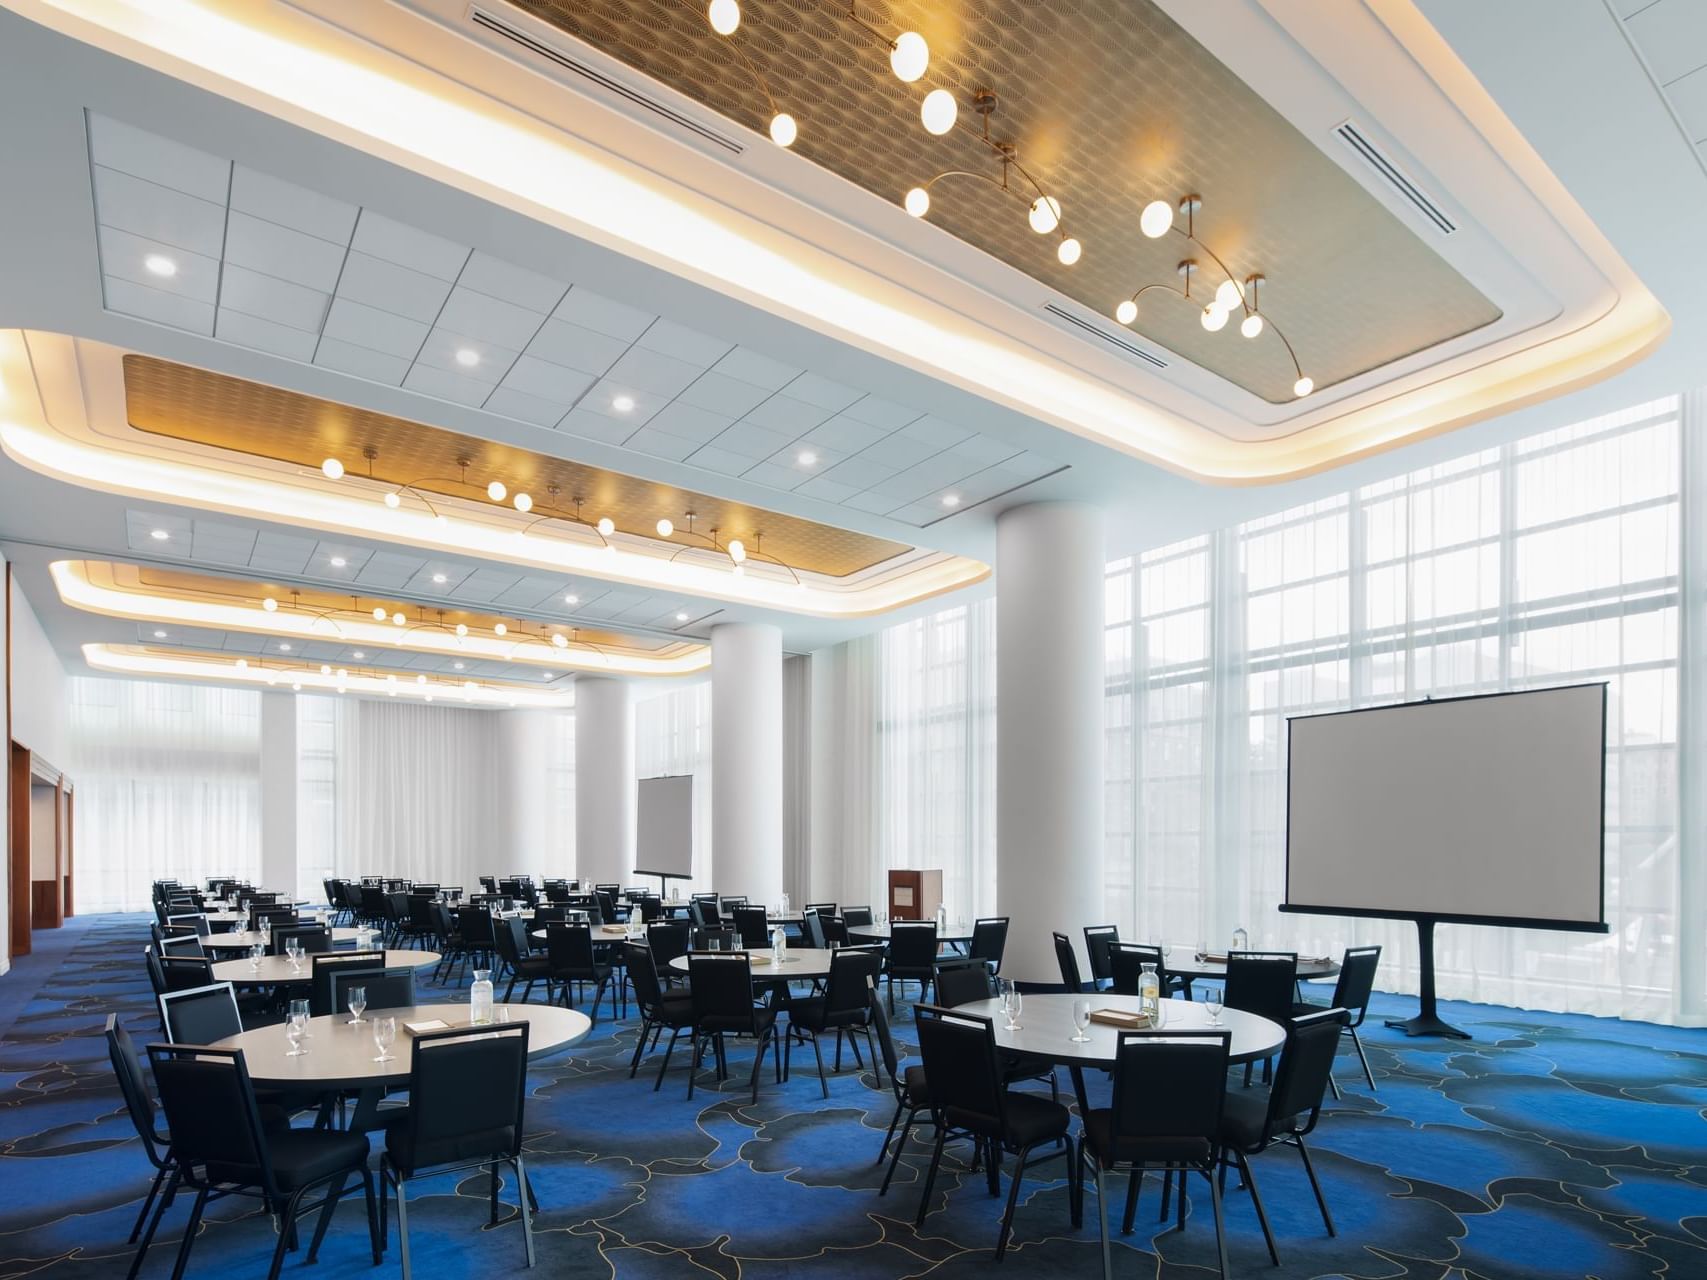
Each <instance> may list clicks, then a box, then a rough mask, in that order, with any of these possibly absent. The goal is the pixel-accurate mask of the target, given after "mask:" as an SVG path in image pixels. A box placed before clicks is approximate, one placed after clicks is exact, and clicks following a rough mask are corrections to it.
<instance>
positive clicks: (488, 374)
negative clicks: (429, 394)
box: [415, 326, 516, 389]
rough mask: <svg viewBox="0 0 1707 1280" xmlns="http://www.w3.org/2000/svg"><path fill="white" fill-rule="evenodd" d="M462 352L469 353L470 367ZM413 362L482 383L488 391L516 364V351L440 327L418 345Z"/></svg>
mask: <svg viewBox="0 0 1707 1280" xmlns="http://www.w3.org/2000/svg"><path fill="white" fill-rule="evenodd" d="M464 352H472V353H473V355H474V363H473V364H464V363H463V360H464V359H465V357H464V356H463V353H464ZM415 361H416V363H417V364H418V365H429V366H431V367H432V368H434V369H443V370H444V371H445V372H446V373H455V374H459V375H461V376H462V377H464V378H469V379H472V380H473V381H475V382H483V383H485V384H486V385H487V387H488V389H490V388H491V387H494V386H496V385H497V384H498V382H499V381H501V380H502V379H503V377H504V374H505V372H506V371H507V370H508V369H509V367H510V366H511V365H512V364H514V363H515V362H516V351H515V349H514V348H512V347H501V346H498V345H496V344H495V343H491V342H485V341H482V340H481V339H479V338H471V337H469V336H468V335H467V334H464V333H458V332H456V331H455V330H454V329H446V328H443V327H442V326H441V327H439V328H435V329H434V330H433V331H432V332H431V333H429V334H428V335H427V340H426V341H425V342H423V343H422V344H421V351H420V354H418V355H417V356H416V357H415Z"/></svg>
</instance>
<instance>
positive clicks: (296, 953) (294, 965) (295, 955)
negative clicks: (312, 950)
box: [285, 937, 302, 972]
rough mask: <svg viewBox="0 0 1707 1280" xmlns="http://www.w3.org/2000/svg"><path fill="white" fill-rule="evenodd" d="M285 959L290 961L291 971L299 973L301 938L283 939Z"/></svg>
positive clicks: (300, 966)
mask: <svg viewBox="0 0 1707 1280" xmlns="http://www.w3.org/2000/svg"><path fill="white" fill-rule="evenodd" d="M285 958H286V959H288V960H289V961H290V967H291V969H292V970H294V971H297V972H300V971H301V969H302V939H301V938H296V937H291V938H287V939H285Z"/></svg>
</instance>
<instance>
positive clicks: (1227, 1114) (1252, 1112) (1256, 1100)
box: [1221, 1089, 1298, 1151]
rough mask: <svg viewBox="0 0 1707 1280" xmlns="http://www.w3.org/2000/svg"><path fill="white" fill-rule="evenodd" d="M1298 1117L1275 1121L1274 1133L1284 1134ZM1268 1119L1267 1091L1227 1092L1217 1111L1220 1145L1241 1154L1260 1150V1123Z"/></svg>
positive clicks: (1244, 1090)
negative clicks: (1218, 1113)
mask: <svg viewBox="0 0 1707 1280" xmlns="http://www.w3.org/2000/svg"><path fill="white" fill-rule="evenodd" d="M1297 1118H1298V1117H1296V1116H1292V1117H1290V1118H1288V1119H1284V1120H1277V1121H1275V1125H1274V1131H1275V1132H1276V1133H1287V1132H1289V1131H1290V1130H1291V1129H1292V1128H1293V1125H1294V1122H1295V1121H1296V1120H1297ZM1267 1119H1268V1090H1267V1089H1237V1090H1228V1092H1227V1101H1226V1103H1225V1104H1224V1105H1223V1106H1222V1108H1221V1141H1222V1143H1223V1144H1225V1145H1227V1146H1234V1147H1238V1148H1240V1149H1241V1150H1244V1151H1255V1150H1257V1149H1259V1148H1260V1147H1261V1146H1262V1130H1263V1123H1264V1122H1265V1121H1266V1120H1267Z"/></svg>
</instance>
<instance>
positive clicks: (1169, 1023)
mask: <svg viewBox="0 0 1707 1280" xmlns="http://www.w3.org/2000/svg"><path fill="white" fill-rule="evenodd" d="M1075 1000H1089V1001H1090V1004H1091V1008H1092V1009H1093V1010H1095V1009H1122V1010H1127V1011H1130V1012H1133V1013H1136V1012H1137V1011H1138V1010H1139V1009H1140V1008H1141V1007H1142V1005H1141V1002H1140V1000H1139V998H1138V997H1137V996H1117V995H1113V994H1111V993H1109V992H1107V991H1101V992H1087V993H1084V994H1082V995H1074V994H1072V993H1071V992H1044V993H1039V994H1033V995H1026V996H1024V997H1023V998H1022V999H1021V1001H1020V1011H1019V1030H1017V1031H1009V1030H1008V1029H1007V1021H1008V1019H1007V1015H1006V1014H1004V1013H1003V1012H1002V1004H1001V1001H1000V1000H975V1001H972V1002H971V1003H968V1004H962V1005H956V1006H955V1008H954V1011H955V1012H956V1013H970V1014H973V1015H975V1016H977V1017H980V1018H989V1019H991V1021H992V1022H993V1023H994V1025H995V1029H996V1047H997V1048H998V1049H1001V1050H1003V1051H1004V1052H1007V1053H1020V1054H1024V1055H1026V1056H1027V1057H1032V1058H1045V1059H1048V1060H1049V1061H1050V1062H1058V1063H1062V1064H1064V1065H1066V1066H1070V1067H1110V1066H1113V1065H1114V1055H1115V1049H1116V1046H1117V1045H1118V1044H1119V1042H1120V1031H1121V1028H1119V1027H1114V1026H1110V1025H1108V1024H1106V1023H1101V1022H1093V1023H1091V1024H1090V1026H1088V1027H1086V1028H1085V1034H1086V1035H1087V1036H1089V1037H1090V1039H1089V1040H1088V1041H1086V1042H1084V1043H1080V1044H1075V1043H1074V1042H1073V1040H1072V1039H1071V1037H1072V1035H1073V1033H1074V1031H1075V1030H1076V1028H1075V1027H1074V1026H1073V1001H1075ZM1161 1011H1162V1021H1161V1025H1160V1026H1159V1027H1157V1028H1155V1029H1156V1030H1158V1031H1210V1030H1214V1029H1215V1028H1214V1027H1213V1026H1212V1025H1211V1023H1210V1018H1209V1010H1208V1009H1207V1008H1205V1007H1204V1006H1203V1005H1201V1004H1196V1003H1193V1002H1192V1001H1190V1000H1163V1001H1161ZM1221 1029H1224V1030H1227V1031H1231V1032H1232V1033H1233V1041H1232V1046H1231V1051H1230V1053H1229V1055H1228V1060H1229V1061H1231V1062H1250V1061H1252V1060H1254V1059H1257V1058H1266V1057H1268V1056H1269V1055H1270V1054H1275V1053H1278V1052H1280V1047H1281V1045H1283V1044H1284V1043H1285V1042H1286V1031H1285V1028H1283V1027H1282V1026H1281V1025H1280V1024H1279V1023H1278V1022H1271V1021H1269V1020H1268V1019H1267V1018H1261V1017H1258V1016H1257V1015H1256V1014H1254V1013H1242V1012H1240V1011H1239V1010H1237V1009H1223V1010H1222V1011H1221Z"/></svg>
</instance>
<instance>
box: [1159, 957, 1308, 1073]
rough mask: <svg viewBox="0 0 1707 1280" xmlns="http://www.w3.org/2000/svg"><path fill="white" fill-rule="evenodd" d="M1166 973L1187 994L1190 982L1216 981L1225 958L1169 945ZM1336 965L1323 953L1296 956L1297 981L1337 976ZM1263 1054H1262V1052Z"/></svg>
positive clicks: (1222, 974)
mask: <svg viewBox="0 0 1707 1280" xmlns="http://www.w3.org/2000/svg"><path fill="white" fill-rule="evenodd" d="M1163 967H1164V968H1165V969H1167V971H1168V976H1169V977H1177V978H1178V979H1179V980H1180V984H1181V986H1183V987H1184V989H1185V994H1186V996H1187V998H1190V996H1191V984H1192V983H1193V982H1195V981H1199V980H1207V981H1213V982H1219V981H1221V980H1222V979H1223V978H1225V977H1226V976H1227V961H1226V960H1225V959H1219V960H1211V959H1207V958H1205V959H1202V960H1199V959H1198V958H1197V951H1196V950H1195V949H1194V948H1191V947H1169V948H1168V953H1167V959H1166V960H1165V961H1164V962H1163ZM1339 971H1340V967H1339V965H1338V964H1336V963H1335V962H1334V961H1333V960H1331V959H1328V958H1326V957H1322V958H1311V957H1307V956H1299V957H1298V981H1300V982H1308V981H1310V980H1311V979H1312V978H1332V977H1336V976H1338V974H1339ZM1265 1056H1266V1055H1265Z"/></svg>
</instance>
